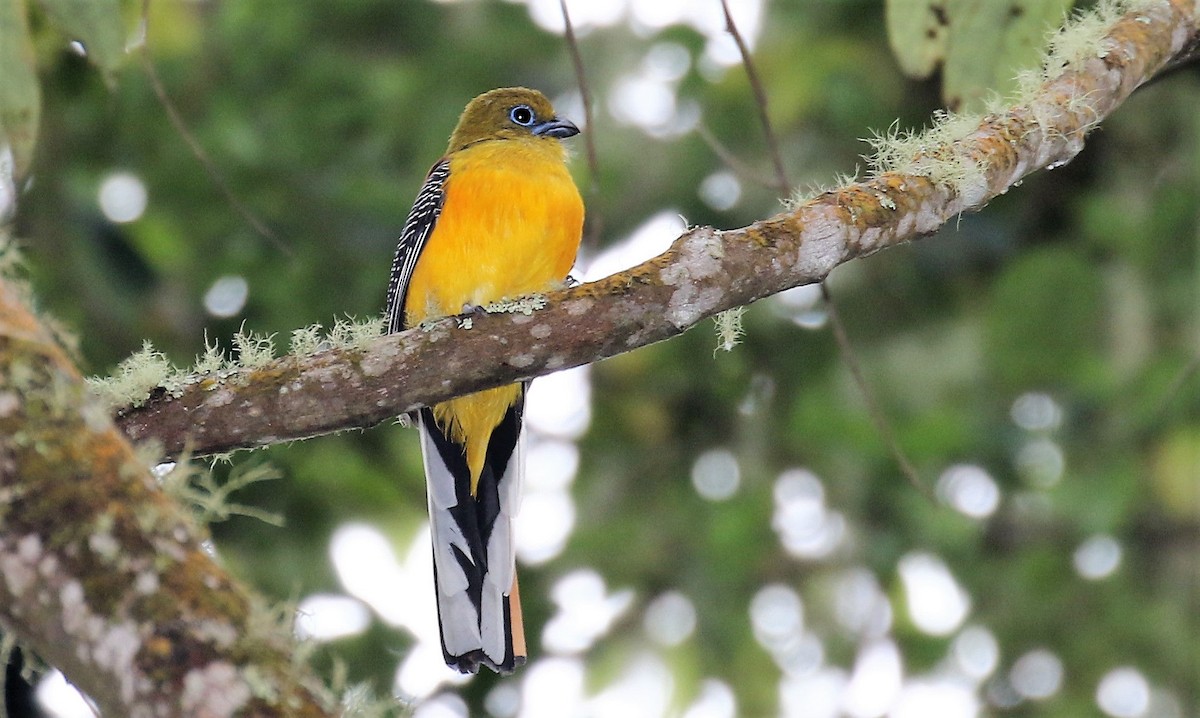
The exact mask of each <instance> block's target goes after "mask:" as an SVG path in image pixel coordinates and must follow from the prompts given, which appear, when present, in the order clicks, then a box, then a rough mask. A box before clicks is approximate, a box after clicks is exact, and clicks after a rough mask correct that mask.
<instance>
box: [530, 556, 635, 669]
mask: <svg viewBox="0 0 1200 718" xmlns="http://www.w3.org/2000/svg"><path fill="white" fill-rule="evenodd" d="M551 598H552V599H553V601H554V603H555V604H557V605H558V612H557V613H556V614H555V615H554V617H553V618H551V619H550V620H549V621H547V622H546V627H545V629H544V631H543V633H542V644H543V646H545V648H546V650H547V651H550V652H552V653H558V654H573V653H580V652H582V651H586V650H587V649H588V648H591V646H592V644H594V643H595V642H596V641H597V640H598V639H599V638H600V637H601V636H603V635H605V634H607V633H608V632H609V630H610V629H611V628H612V624H613V621H615V620H616V619H617V618H618V617H619V616H621V614H623V613H624V612H625V611H626V610H628V609H629V606H630V604H631V603H633V591H631V590H629V589H623V590H619V591H614V592H613V593H611V594H610V593H608V591H607V589H606V587H605V585H604V579H603V578H602V577H601V576H600V574H598V573H596V572H595V571H593V570H591V569H580V570H578V571H572V572H571V573H569V574H567V575H566V576H563V577H562V578H560V579H559V580H558V581H557V582H556V583H555V584H554V588H553V589H552V591H551Z"/></svg>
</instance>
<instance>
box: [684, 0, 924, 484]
mask: <svg viewBox="0 0 1200 718" xmlns="http://www.w3.org/2000/svg"><path fill="white" fill-rule="evenodd" d="M721 8H722V9H723V10H724V11H725V25H726V27H727V28H728V29H729V32H730V34H731V35H733V39H734V42H736V43H737V46H738V52H740V53H741V55H742V65H744V66H745V68H746V77H747V78H748V79H749V81H750V87H751V88H753V90H754V100H755V105H756V106H757V107H758V118H759V121H760V122H761V123H762V128H763V135H764V136H765V137H766V138H767V147H768V149H769V150H770V152H771V160H772V162H773V163H774V164H775V176H776V182H777V183H778V186H779V187H780V188H781V191H782V192H784V193H786V192H788V191H789V187H790V183H789V182H788V178H787V174H786V173H785V171H784V168H783V157H782V156H781V155H780V153H779V143H778V142H776V140H775V130H774V128H773V127H772V125H771V118H770V114H769V113H768V112H767V93H766V90H764V89H763V86H762V83H761V82H760V81H759V79H758V72H757V71H756V70H755V69H754V63H753V61H752V60H751V58H750V51H749V48H747V47H746V43H745V41H744V40H743V39H742V36H741V33H739V32H738V29H737V25H735V24H734V22H733V16H732V15H730V14H729V3H728V0H721ZM703 136H704V134H701V137H703ZM715 142H716V138H715V137H714V138H712V142H710V143H709V144H710V146H713V145H714V144H715ZM820 284H821V295H822V296H823V297H824V298H825V304H826V306H827V307H828V311H829V324H830V326H831V327H832V329H833V337H834V340H835V341H836V342H837V345H838V350H839V351H840V352H841V355H842V360H843V361H845V362H846V367H847V368H848V369H849V370H850V375H851V376H852V377H853V378H854V383H855V384H856V385H858V390H859V391H860V392H862V395H863V400H864V401H865V402H866V404H867V411H868V413H870V415H871V423H873V424H874V425H875V430H876V431H878V432H879V436H880V437H881V438H882V439H883V441H884V443H885V444H886V445H887V447H888V449H889V451H890V452H891V454H892V458H894V459H895V460H896V464H897V465H898V466H899V467H900V471H901V472H902V473H903V474H904V475H905V477H906V478H907V479H908V482H909V483H910V484H912V485H913V488H915V489H916V490H917V491H919V492H920V493H921V494H922V495H923V496H925V497H926V498H928V499H929V500H931V501H932V500H933V494H931V493H930V491H929V489H928V488H926V487H925V485H924V484H922V483H921V477H920V476H919V475H918V474H917V470H916V468H915V467H913V465H912V462H911V461H909V459H908V456H907V455H906V454H905V453H904V450H903V449H901V447H900V442H899V441H897V440H896V432H895V430H894V429H893V428H892V424H891V422H890V421H889V420H888V417H887V414H886V413H885V412H884V411H883V407H882V406H881V405H880V403H879V399H878V397H877V396H876V395H875V391H874V389H872V388H871V385H870V384H868V383H867V379H866V377H865V376H864V375H863V372H862V367H861V366H860V365H859V363H858V356H857V355H856V354H855V353H854V346H853V345H852V344H851V343H850V337H849V335H848V334H847V333H846V327H845V325H844V324H842V319H841V315H839V314H838V310H837V303H836V302H834V301H833V296H832V295H830V293H829V289H828V287H826V286H825V283H824V282H821V283H820Z"/></svg>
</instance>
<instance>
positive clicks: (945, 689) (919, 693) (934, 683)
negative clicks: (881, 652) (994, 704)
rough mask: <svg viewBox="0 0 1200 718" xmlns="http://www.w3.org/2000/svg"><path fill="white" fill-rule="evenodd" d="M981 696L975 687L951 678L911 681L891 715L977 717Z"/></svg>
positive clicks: (904, 717) (901, 717)
mask: <svg viewBox="0 0 1200 718" xmlns="http://www.w3.org/2000/svg"><path fill="white" fill-rule="evenodd" d="M978 715H979V699H978V698H977V697H976V696H975V691H974V689H973V688H972V687H971V686H969V685H965V684H964V683H962V682H961V681H955V680H953V679H950V678H926V679H919V680H913V681H908V682H907V683H905V684H904V686H903V687H902V688H901V689H900V694H899V695H898V696H897V697H896V703H895V705H894V706H893V707H892V709H891V711H889V712H888V718H932V717H933V716H936V717H937V718H976V716H978Z"/></svg>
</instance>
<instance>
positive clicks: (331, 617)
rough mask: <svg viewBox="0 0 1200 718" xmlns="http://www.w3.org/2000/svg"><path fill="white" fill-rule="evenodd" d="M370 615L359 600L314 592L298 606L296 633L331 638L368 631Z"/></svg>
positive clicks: (329, 639) (297, 634)
mask: <svg viewBox="0 0 1200 718" xmlns="http://www.w3.org/2000/svg"><path fill="white" fill-rule="evenodd" d="M370 622H371V614H370V612H368V611H367V607H366V606H364V605H363V603H362V602H361V601H359V600H357V599H354V598H351V597H349V596H338V595H335V594H324V593H322V594H313V595H311V596H307V597H305V598H304V599H303V600H302V601H300V603H299V605H297V606H296V636H297V637H299V638H301V639H312V640H314V641H332V640H335V639H338V638H345V637H346V636H355V635H358V634H360V633H362V632H363V631H365V630H367V626H368V625H369V624H370Z"/></svg>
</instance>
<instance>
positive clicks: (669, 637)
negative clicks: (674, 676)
mask: <svg viewBox="0 0 1200 718" xmlns="http://www.w3.org/2000/svg"><path fill="white" fill-rule="evenodd" d="M642 627H643V628H644V629H645V631H646V635H647V636H649V637H650V640H652V641H654V642H655V643H657V644H659V645H661V646H666V647H668V648H671V647H673V646H678V645H679V644H681V643H683V642H684V641H686V640H687V639H688V638H691V636H692V633H694V632H695V630H696V606H695V605H694V604H693V603H692V600H691V599H690V598H688V597H687V596H685V595H684V594H682V593H680V592H679V591H667V592H666V593H663V594H660V595H659V596H657V597H656V598H655V599H654V600H653V601H651V602H650V605H648V606H646V611H645V613H644V614H643V615H642Z"/></svg>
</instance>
